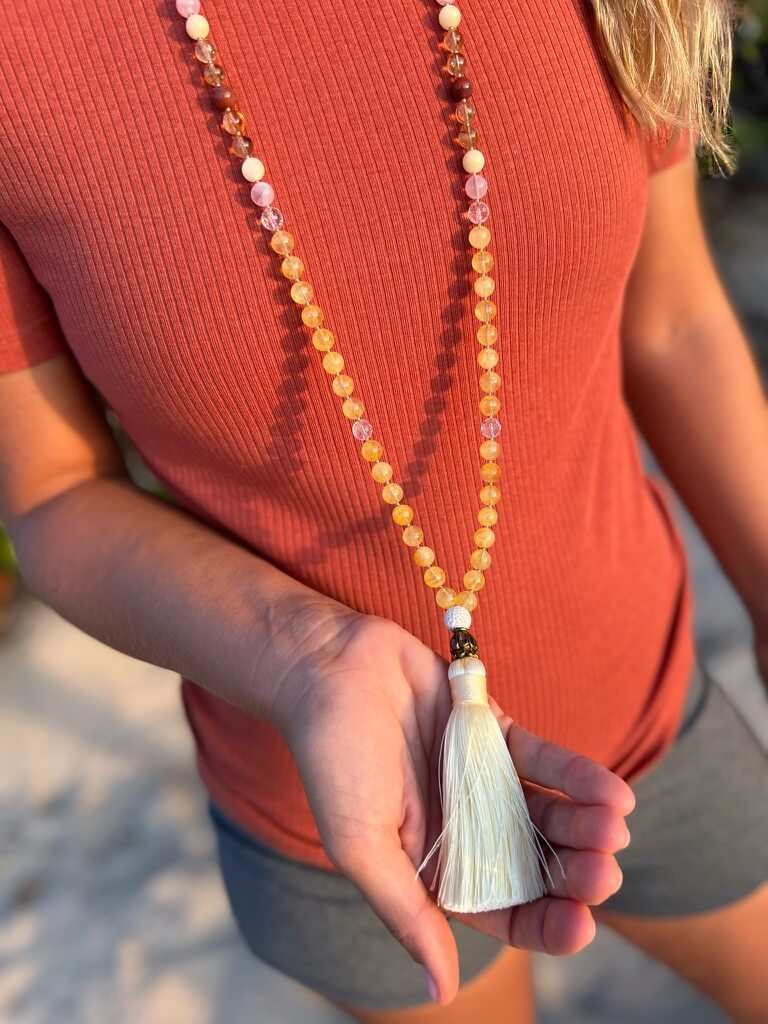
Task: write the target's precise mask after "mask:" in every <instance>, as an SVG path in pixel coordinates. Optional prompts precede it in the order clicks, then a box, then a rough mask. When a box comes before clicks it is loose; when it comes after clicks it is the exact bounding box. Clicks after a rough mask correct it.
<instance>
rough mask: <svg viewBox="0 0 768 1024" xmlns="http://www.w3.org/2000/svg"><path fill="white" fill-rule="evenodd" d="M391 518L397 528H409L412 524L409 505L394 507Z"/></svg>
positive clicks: (411, 511) (411, 512) (411, 513)
mask: <svg viewBox="0 0 768 1024" xmlns="http://www.w3.org/2000/svg"><path fill="white" fill-rule="evenodd" d="M392 518H393V519H394V521H395V522H396V523H397V525H398V526H409V525H410V523H411V522H413V509H412V508H411V506H410V505H395V507H394V508H393V509H392Z"/></svg>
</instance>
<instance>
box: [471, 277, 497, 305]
mask: <svg viewBox="0 0 768 1024" xmlns="http://www.w3.org/2000/svg"><path fill="white" fill-rule="evenodd" d="M495 287H496V282H495V281H494V280H493V278H492V277H488V276H487V275H486V274H483V275H482V277H478V279H477V280H476V281H475V284H474V288H475V295H479V296H480V297H481V298H483V299H487V298H488V296H489V295H493V291H494V288H495Z"/></svg>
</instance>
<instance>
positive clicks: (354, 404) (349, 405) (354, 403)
mask: <svg viewBox="0 0 768 1024" xmlns="http://www.w3.org/2000/svg"><path fill="white" fill-rule="evenodd" d="M341 411H342V412H343V413H344V415H345V416H346V417H347V419H348V420H359V419H360V418H361V416H362V415H363V413H364V412H365V406H364V405H363V403H362V402H361V401H360V399H359V398H346V399H345V400H344V401H343V402H342V403H341Z"/></svg>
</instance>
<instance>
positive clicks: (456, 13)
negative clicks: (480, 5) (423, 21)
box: [437, 4, 461, 29]
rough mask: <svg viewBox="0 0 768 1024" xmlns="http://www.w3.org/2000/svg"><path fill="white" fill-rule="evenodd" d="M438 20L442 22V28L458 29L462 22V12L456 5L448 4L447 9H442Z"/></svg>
mask: <svg viewBox="0 0 768 1024" xmlns="http://www.w3.org/2000/svg"><path fill="white" fill-rule="evenodd" d="M437 20H438V21H439V22H440V28H444V29H449V28H458V27H459V22H460V21H461V11H460V10H459V8H458V7H457V6H456V5H455V4H446V5H445V7H441V8H440V13H439V14H438V16H437Z"/></svg>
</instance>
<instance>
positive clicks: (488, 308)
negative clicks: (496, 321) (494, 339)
mask: <svg viewBox="0 0 768 1024" xmlns="http://www.w3.org/2000/svg"><path fill="white" fill-rule="evenodd" d="M475 316H476V317H477V319H478V320H493V318H494V317H495V316H496V305H495V303H493V302H491V300H490V299H481V300H480V302H478V304H477V305H476V306H475Z"/></svg>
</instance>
